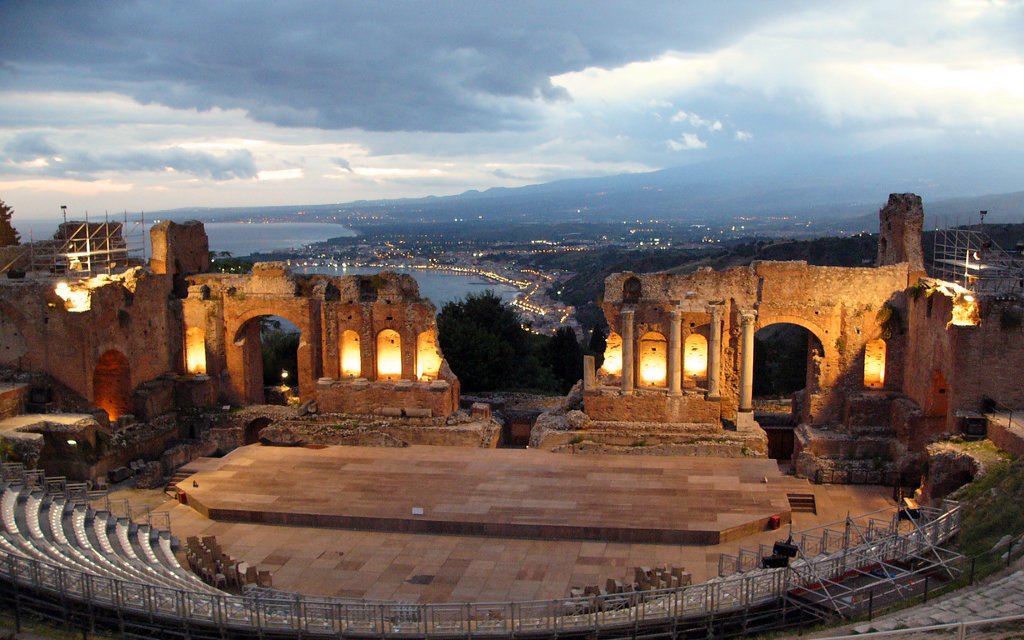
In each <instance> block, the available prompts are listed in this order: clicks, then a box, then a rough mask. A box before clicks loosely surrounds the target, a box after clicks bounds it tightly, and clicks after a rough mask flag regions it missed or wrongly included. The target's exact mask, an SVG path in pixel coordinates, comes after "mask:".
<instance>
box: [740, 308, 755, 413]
mask: <svg viewBox="0 0 1024 640" xmlns="http://www.w3.org/2000/svg"><path fill="white" fill-rule="evenodd" d="M756 313H757V312H756V311H741V312H740V325H741V327H742V329H743V345H742V347H741V348H740V356H741V357H742V358H743V362H742V364H741V366H740V411H753V408H754V402H753V400H754V317H755V315H756Z"/></svg>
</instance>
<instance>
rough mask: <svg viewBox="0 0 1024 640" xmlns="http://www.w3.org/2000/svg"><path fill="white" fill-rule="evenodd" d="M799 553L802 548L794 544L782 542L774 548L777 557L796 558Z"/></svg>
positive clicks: (773, 551) (777, 543)
mask: <svg viewBox="0 0 1024 640" xmlns="http://www.w3.org/2000/svg"><path fill="white" fill-rule="evenodd" d="M799 551H800V548H799V547H797V546H796V545H795V544H793V543H792V542H782V541H781V540H780V541H778V542H776V543H775V545H774V546H773V547H772V553H774V554H775V555H777V556H785V557H787V558H795V557H796V554H797V553H798V552H799Z"/></svg>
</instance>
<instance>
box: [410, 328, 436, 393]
mask: <svg viewBox="0 0 1024 640" xmlns="http://www.w3.org/2000/svg"><path fill="white" fill-rule="evenodd" d="M440 371H441V350H440V347H438V346H437V332H436V331H434V330H433V329H428V330H427V331H423V332H421V333H420V334H419V335H418V336H416V379H417V380H424V381H426V380H436V379H437V374H438V373H439V372H440Z"/></svg>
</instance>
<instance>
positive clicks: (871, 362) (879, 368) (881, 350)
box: [864, 338, 885, 388]
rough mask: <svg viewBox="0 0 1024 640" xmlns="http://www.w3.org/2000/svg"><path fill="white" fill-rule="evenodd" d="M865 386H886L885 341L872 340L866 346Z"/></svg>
mask: <svg viewBox="0 0 1024 640" xmlns="http://www.w3.org/2000/svg"><path fill="white" fill-rule="evenodd" d="M864 386H865V387H871V388H881V387H883V386H885V340H882V339H881V338H879V339H877V340H871V341H870V342H868V343H867V344H866V345H864Z"/></svg>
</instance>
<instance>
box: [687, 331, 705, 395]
mask: <svg viewBox="0 0 1024 640" xmlns="http://www.w3.org/2000/svg"><path fill="white" fill-rule="evenodd" d="M707 378H708V339H707V338H705V337H704V336H703V335H701V334H699V333H691V334H690V335H688V336H686V340H684V341H683V386H685V387H699V386H701V385H702V384H707Z"/></svg>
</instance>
